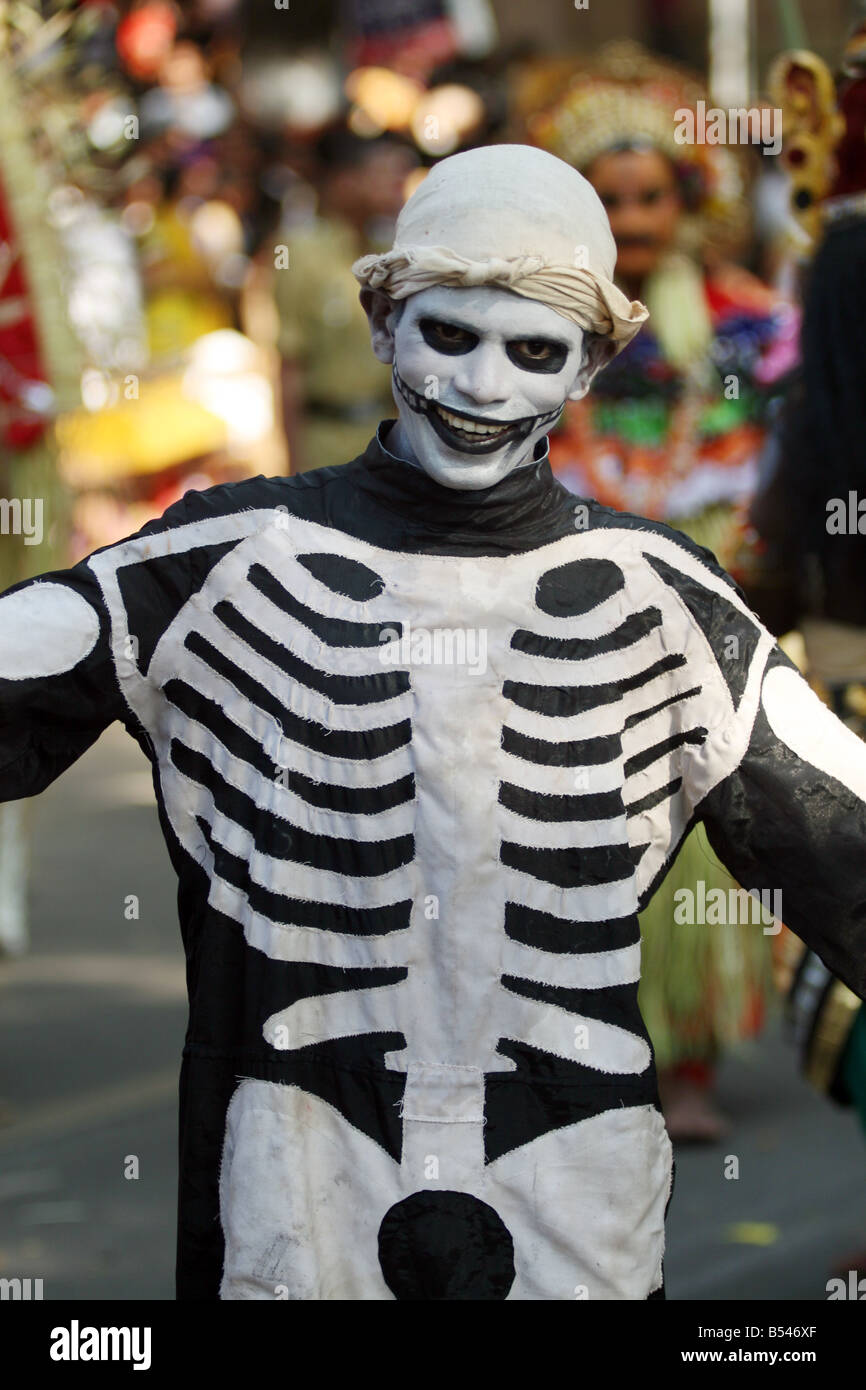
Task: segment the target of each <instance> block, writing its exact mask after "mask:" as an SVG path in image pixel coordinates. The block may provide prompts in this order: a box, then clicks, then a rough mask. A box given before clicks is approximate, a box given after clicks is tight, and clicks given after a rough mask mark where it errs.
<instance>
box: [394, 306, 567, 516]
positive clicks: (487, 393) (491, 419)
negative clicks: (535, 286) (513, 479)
mask: <svg viewBox="0 0 866 1390" xmlns="http://www.w3.org/2000/svg"><path fill="white" fill-rule="evenodd" d="M583 344H584V334H583V331H582V330H581V329H580V328H578V326H577V325H576V324H574V323H570V322H569V321H568V320H567V319H564V318H563V317H562V316H561V315H560V314H557V313H556V312H555V311H554V310H553V309H550V308H548V307H547V305H544V304H537V303H533V301H532V300H525V299H520V298H519V297H518V296H517V295H514V294H512V293H510V292H509V291H508V290H500V289H494V288H491V287H489V286H482V287H480V288H479V289H475V290H469V289H465V290H459V289H451V288H448V287H445V286H441V285H439V286H436V287H435V288H433V289H430V290H424V291H422V292H421V293H420V294H416V295H412V297H411V298H410V299H408V300H407V301H406V304H405V307H404V308H403V310H402V313H401V314H400V317H399V320H398V322H397V324H396V327H395V330H394V339H393V360H394V376H393V381H394V399H395V401H396V402H397V407H398V410H399V412H400V420H399V423H398V425H397V428H396V430H395V431H394V433H393V435H392V436H391V443H390V447H391V448H392V450H393V451H394V452H396V453H398V454H399V455H400V456H401V457H404V458H408V459H410V460H411V461H413V462H416V463H419V464H420V465H421V466H422V467H423V468H424V469H425V471H426V472H427V473H429V474H430V476H431V477H433V478H435V479H436V481H437V482H440V483H443V484H444V485H445V486H446V487H459V488H469V489H476V488H484V487H490V486H491V485H492V484H494V483H497V482H499V481H500V479H501V478H504V477H505V476H506V474H508V473H510V472H511V471H512V469H514V468H518V467H520V466H521V465H522V464H525V463H528V462H529V461H530V460H531V459H532V458H533V455H534V452H535V449H536V446H537V445H538V444H539V442H540V441H541V440H542V439H543V438H544V436H545V434H546V433H547V431H548V430H549V429H550V428H551V427H552V425H553V424H554V423H555V422H556V419H557V417H558V416H559V413H560V411H561V410H562V407H563V405H564V404H565V401H566V399H567V397H568V396H569V394H571V393H572V392H576V391H577V390H579V388H580V383H581V382H582V381H583V380H584V379H585V378H586V377H587V375H588V373H587V372H586V370H585V369H584V365H583V363H584V346H583ZM580 394H583V392H582V391H581V392H580Z"/></svg>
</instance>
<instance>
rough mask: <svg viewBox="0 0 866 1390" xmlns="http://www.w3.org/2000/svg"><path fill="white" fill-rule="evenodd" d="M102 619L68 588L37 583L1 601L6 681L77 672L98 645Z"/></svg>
mask: <svg viewBox="0 0 866 1390" xmlns="http://www.w3.org/2000/svg"><path fill="white" fill-rule="evenodd" d="M98 636H99V616H98V614H97V612H96V610H95V608H92V607H91V605H90V604H89V603H88V602H87V600H86V599H85V598H82V597H81V594H79V593H77V592H76V590H75V589H70V588H68V587H67V585H65V584H53V583H51V582H50V581H49V582H47V583H45V584H40V583H34V584H31V585H30V586H29V587H28V588H26V589H19V590H18V592H17V593H14V594H6V595H4V596H3V597H2V598H0V677H2V678H4V679H5V680H13V681H14V680H19V681H21V680H33V679H35V678H39V677H40V676H59V675H60V674H61V673H62V672H64V671H71V670H72V669H73V668H74V667H75V666H77V665H78V663H79V661H81V660H82V659H83V658H84V657H85V656H87V654H88V653H89V652H91V651H92V650H93V648H94V646H95V645H96V639H97V637H98Z"/></svg>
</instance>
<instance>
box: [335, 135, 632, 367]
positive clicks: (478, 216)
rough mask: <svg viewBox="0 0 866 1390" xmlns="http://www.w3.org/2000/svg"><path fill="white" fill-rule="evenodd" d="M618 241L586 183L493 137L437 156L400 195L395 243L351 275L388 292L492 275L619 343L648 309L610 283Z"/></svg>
mask: <svg viewBox="0 0 866 1390" xmlns="http://www.w3.org/2000/svg"><path fill="white" fill-rule="evenodd" d="M615 263H616V246H615V243H614V240H613V237H612V236H611V232H610V225H609V223H608V220H607V214H606V213H605V211H604V207H603V206H602V203H601V201H600V199H599V198H598V195H597V194H596V192H595V190H594V189H593V187H592V185H591V184H590V183H588V182H587V180H586V179H585V178H583V176H582V175H581V174H579V173H578V172H577V170H575V169H572V168H571V167H570V166H569V165H568V164H564V163H563V162H562V160H560V159H557V158H556V157H555V156H553V155H551V154H548V153H547V152H546V151H545V150H539V149H537V148H535V147H534V146H531V145H489V146H486V147H484V148H483V149H478V150H468V151H465V152H464V153H462V154H458V155H452V156H451V157H450V158H449V159H443V160H442V161H441V162H440V163H439V164H437V165H436V166H435V167H434V168H433V169H432V170H431V171H430V173H429V174H428V175H427V177H426V178H425V179H424V181H423V183H421V184H420V185H419V187H418V188H417V189H416V191H415V193H413V195H412V197H411V198H410V199H409V201H408V202H407V203H406V206H405V207H404V208H403V211H402V212H401V214H400V217H399V219H398V221H397V228H396V233H395V237H394V245H393V248H392V249H391V250H390V251H386V252H384V253H383V254H381V255H368V256H362V257H361V258H360V260H358V261H356V262H355V264H354V265H353V266H352V271H353V273H354V275H355V278H356V279H357V280H358V281H359V282H360V284H361V285H362V286H363V287H365V288H369V289H373V290H381V291H383V292H384V293H385V294H387V295H389V296H390V298H391V299H395V300H400V299H406V298H408V296H409V295H412V294H417V293H418V292H419V291H421V290H426V289H430V288H432V287H433V286H434V285H447V286H451V287H455V288H472V287H475V286H478V285H489V286H494V287H497V288H500V289H506V290H511V291H512V292H513V293H514V294H519V295H522V296H523V297H524V298H525V299H535V300H538V301H539V303H541V304H547V305H549V307H550V308H551V309H555V310H556V312H557V313H559V314H562V315H563V317H565V318H567V319H571V320H572V322H574V323H576V324H578V325H579V327H581V328H582V329H584V331H585V332H589V333H596V334H598V335H600V336H601V337H604V338H610V339H611V340H612V341H613V342H614V343H615V345H616V351H617V352H620V351H621V350H622V349H623V348H624V347H625V346H626V344H627V343H629V342H630V341H631V339H632V338H633V337H634V336H635V334H636V333H637V332H638V331H639V329H640V328H641V325H642V324H643V323H645V322H646V319H647V318H648V317H649V314H648V311H647V309H646V308H645V307H644V305H643V304H641V303H640V302H639V301H638V300H630V299H629V298H628V297H627V296H626V295H625V294H623V292H622V290H620V289H619V288H618V287H617V286H616V285H615V284H614V283H613V279H612V276H613V268H614V265H615Z"/></svg>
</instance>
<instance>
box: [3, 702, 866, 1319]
mask: <svg viewBox="0 0 866 1390" xmlns="http://www.w3.org/2000/svg"><path fill="white" fill-rule="evenodd" d="M31 809H32V813H33V818H34V820H33V830H34V841H33V842H34V856H35V864H34V874H33V884H32V907H33V910H32V944H31V951H30V954H29V955H28V956H26V957H24V958H23V959H21V960H19V961H17V962H6V963H4V964H3V965H2V966H0V1105H2V1118H0V1277H14V1276H16V1275H17V1276H21V1277H28V1276H29V1277H31V1278H42V1279H43V1281H44V1296H45V1298H46V1299H92V1298H111V1299H132V1298H148V1299H171V1298H173V1296H174V1227H175V1186H176V1177H177V1168H176V1128H177V1126H176V1116H175V1110H176V1087H177V1074H178V1068H179V1060H180V1051H181V1047H182V1044H183V1032H184V1024H185V998H184V973H183V957H182V952H181V947H180V937H179V932H178V928H177V923H176V918H175V907H174V880H173V876H172V874H171V871H170V867H169V864H168V859H167V855H166V852H165V849H164V847H163V844H162V839H161V836H160V834H159V828H158V825H157V818H156V811H155V807H154V803H153V796H152V792H151V788H150V778H149V773H148V770H147V765H146V763H145V761H144V759H143V758H142V757H141V755H140V754H139V752H138V749H137V748H136V746H135V745H134V744H133V742H132V740H131V739H129V738H128V737H127V735H126V734H125V733H124V732H123V730H122V729H120V727H119V726H116V727H115V728H113V729H111V730H109V731H108V733H107V734H106V735H105V736H104V737H103V738H102V739H101V740H100V742H99V743H98V744H97V745H96V746H95V748H93V749H92V750H91V751H90V753H88V754H87V755H86V756H85V757H84V758H83V759H82V760H81V761H80V762H79V763H78V764H77V766H75V767H74V768H73V769H72V770H71V771H70V772H69V773H67V774H66V776H65V777H63V778H61V779H60V781H59V782H57V783H55V785H54V786H53V787H52V788H51V789H50V790H49V791H48V792H47V793H46V794H45V795H44V796H43V797H42V798H41V799H39V800H37V801H35V802H34V803H33V804H32V808H31ZM132 894H134V895H136V896H137V897H138V899H139V905H140V912H139V918H138V920H134V919H133V920H127V918H126V917H125V915H124V914H125V910H127V909H126V906H125V905H126V902H127V900H128V898H129V897H130V895H132ZM719 1100H720V1103H721V1105H722V1107H723V1108H724V1110H725V1111H726V1112H727V1113H728V1114H729V1115H731V1116H732V1117H733V1118H734V1121H735V1125H734V1132H733V1137H732V1138H730V1139H729V1140H728V1141H726V1142H725V1143H723V1144H721V1145H719V1146H718V1147H715V1148H705V1149H683V1148H680V1149H678V1151H677V1179H676V1190H675V1195H674V1200H673V1203H672V1205H671V1211H670V1216H669V1221H668V1256H667V1281H668V1290H669V1296H670V1297H671V1298H673V1299H686V1298H691V1299H708V1300H709V1299H732V1298H746V1299H756V1300H776V1299H780V1300H784V1299H799V1298H803V1299H819V1300H822V1299H824V1298H825V1297H826V1291H825V1285H826V1281H827V1279H828V1277H829V1276H830V1266H831V1265H832V1263H833V1262H834V1261H835V1260H836V1259H838V1258H839V1257H841V1256H842V1255H844V1254H846V1253H847V1252H848V1251H850V1250H851V1249H852V1248H855V1249H856V1248H857V1247H858V1246H859V1247H862V1246H863V1245H864V1244H866V1140H864V1137H863V1136H862V1135H861V1134H860V1132H859V1129H858V1127H857V1124H856V1121H855V1119H854V1116H853V1113H852V1112H846V1111H842V1110H839V1109H837V1108H836V1107H835V1106H831V1105H830V1104H828V1103H826V1102H824V1101H822V1100H821V1099H820V1098H818V1097H817V1096H816V1095H814V1094H813V1093H812V1092H811V1091H810V1090H809V1089H808V1087H807V1086H806V1084H805V1083H804V1082H802V1081H801V1080H800V1079H799V1077H798V1076H797V1075H796V1071H795V1067H794V1063H793V1058H792V1055H791V1053H790V1051H789V1049H788V1048H787V1046H786V1045H785V1044H784V1042H783V1041H782V1040H781V1039H780V1037H779V1036H778V1030H777V1029H775V1028H774V1029H773V1030H772V1032H771V1035H770V1036H768V1037H765V1038H764V1040H763V1041H762V1042H761V1043H760V1044H759V1045H758V1046H756V1047H754V1048H753V1049H752V1050H751V1051H749V1052H745V1053H743V1054H741V1056H740V1057H739V1058H733V1059H729V1060H728V1061H727V1062H726V1063H725V1065H724V1068H723V1070H722V1073H721V1078H720V1088H719ZM730 1154H733V1155H736V1156H737V1158H738V1159H739V1174H740V1175H739V1178H738V1179H737V1180H731V1179H726V1178H725V1176H724V1172H725V1160H726V1155H730ZM131 1156H135V1157H137V1159H138V1171H139V1176H138V1177H137V1178H127V1177H125V1176H124V1172H125V1168H126V1169H127V1170H129V1169H130V1168H131V1164H130V1157H131ZM730 1168H731V1165H730V1163H729V1164H728V1169H729V1170H730Z"/></svg>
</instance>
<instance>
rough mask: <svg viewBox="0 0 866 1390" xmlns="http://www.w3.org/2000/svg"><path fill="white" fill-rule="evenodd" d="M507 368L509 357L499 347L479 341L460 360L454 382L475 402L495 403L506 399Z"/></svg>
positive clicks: (459, 389)
mask: <svg viewBox="0 0 866 1390" xmlns="http://www.w3.org/2000/svg"><path fill="white" fill-rule="evenodd" d="M508 368H509V362H508V358H507V357H506V355H505V353H504V351H503V349H502V348H501V347H500V346H498V345H497V344H495V343H479V344H478V346H477V347H475V348H473V349H472V351H471V352H468V353H466V355H465V356H464V357H462V358H461V359H460V364H459V366H458V368H457V370H456V372H455V373H454V376H453V378H452V380H453V384H454V387H455V389H456V390H457V391H459V392H460V394H461V396H465V397H466V399H467V400H468V401H472V402H473V403H474V404H475V405H495V404H497V403H499V402H502V401H506V400H508V396H509V389H508V378H509V375H510V373H509V370H508Z"/></svg>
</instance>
